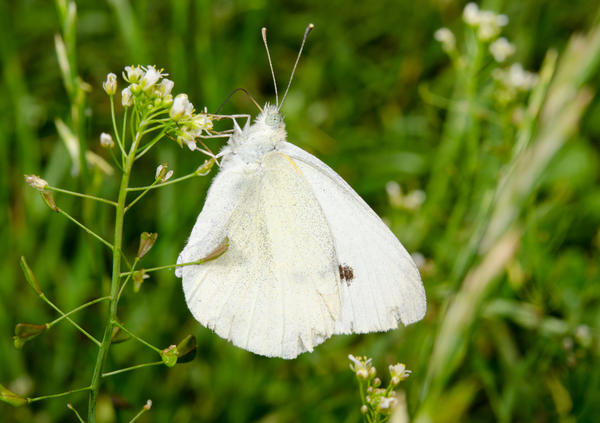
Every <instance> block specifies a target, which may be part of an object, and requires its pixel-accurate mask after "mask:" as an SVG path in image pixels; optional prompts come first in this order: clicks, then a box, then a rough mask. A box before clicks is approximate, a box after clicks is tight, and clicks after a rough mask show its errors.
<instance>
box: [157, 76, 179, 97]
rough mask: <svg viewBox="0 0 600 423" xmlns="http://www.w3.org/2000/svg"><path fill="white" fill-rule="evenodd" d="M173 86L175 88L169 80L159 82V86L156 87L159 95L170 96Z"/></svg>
mask: <svg viewBox="0 0 600 423" xmlns="http://www.w3.org/2000/svg"><path fill="white" fill-rule="evenodd" d="M173 86H175V83H174V82H173V81H171V80H170V79H166V78H165V79H163V80H162V81H160V85H159V86H158V89H159V92H160V94H161V95H163V96H166V95H169V94H171V90H172V89H173Z"/></svg>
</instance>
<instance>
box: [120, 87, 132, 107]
mask: <svg viewBox="0 0 600 423" xmlns="http://www.w3.org/2000/svg"><path fill="white" fill-rule="evenodd" d="M121 103H122V104H123V106H125V107H129V106H131V105H132V104H133V97H132V95H131V88H130V87H127V88H123V91H121Z"/></svg>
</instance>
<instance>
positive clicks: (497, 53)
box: [490, 37, 515, 63]
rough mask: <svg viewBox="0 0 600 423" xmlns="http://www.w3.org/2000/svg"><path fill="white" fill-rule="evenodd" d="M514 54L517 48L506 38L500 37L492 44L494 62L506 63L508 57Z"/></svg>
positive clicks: (491, 50) (491, 51)
mask: <svg viewBox="0 0 600 423" xmlns="http://www.w3.org/2000/svg"><path fill="white" fill-rule="evenodd" d="M514 52H515V46H514V45H513V44H511V43H510V42H508V40H507V39H506V38H504V37H500V38H498V39H497V40H496V41H494V42H493V43H492V44H490V53H492V56H494V60H496V62H498V63H502V62H504V61H505V60H506V59H507V58H508V57H510V56H512V55H513V54H514Z"/></svg>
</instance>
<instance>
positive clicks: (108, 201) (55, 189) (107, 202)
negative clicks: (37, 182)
mask: <svg viewBox="0 0 600 423" xmlns="http://www.w3.org/2000/svg"><path fill="white" fill-rule="evenodd" d="M46 189H49V190H51V191H54V192H61V193H63V194H69V195H73V196H75V197H82V198H88V199H90V200H94V201H100V202H101V203H106V204H110V205H111V206H115V207H116V205H117V203H115V202H114V201H111V200H108V199H106V198H102V197H95V196H93V195H88V194H83V193H81V192H75V191H69V190H68V189H62V188H57V187H53V186H50V185H48V186H47V187H46Z"/></svg>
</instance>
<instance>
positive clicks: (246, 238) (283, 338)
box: [182, 152, 341, 358]
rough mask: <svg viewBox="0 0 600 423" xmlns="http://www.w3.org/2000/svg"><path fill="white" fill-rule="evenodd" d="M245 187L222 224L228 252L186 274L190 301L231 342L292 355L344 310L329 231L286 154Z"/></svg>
mask: <svg viewBox="0 0 600 423" xmlns="http://www.w3.org/2000/svg"><path fill="white" fill-rule="evenodd" d="M225 172H227V171H225ZM222 173H223V171H222ZM224 176H226V173H225V174H224ZM244 184H245V189H244V190H240V196H239V197H238V200H237V204H236V205H235V207H234V208H233V211H232V213H231V216H230V217H229V219H228V220H227V223H226V225H225V230H224V234H225V235H226V236H227V237H228V238H229V248H228V250H227V251H226V252H225V254H223V255H222V256H220V257H218V258H217V259H215V260H212V261H210V262H207V263H205V264H202V265H198V266H189V267H184V268H183V270H182V274H183V285H184V291H185V296H186V301H187V304H188V306H189V308H190V310H191V311H192V313H193V314H194V316H195V317H196V319H197V320H199V321H200V322H201V323H203V324H204V325H206V326H207V327H209V328H211V329H213V330H215V332H216V333H217V334H219V335H220V336H222V337H224V338H226V339H229V340H231V341H232V342H233V344H235V345H237V346H239V347H242V348H245V349H248V350H250V351H252V352H255V353H258V354H263V355H267V356H280V357H284V358H292V357H295V356H297V355H298V354H299V353H301V352H304V351H311V350H312V348H313V346H315V345H318V344H319V343H321V342H323V341H324V340H325V339H327V338H328V337H329V336H331V334H332V333H333V331H334V326H335V321H336V320H337V318H338V316H339V313H340V307H341V292H340V285H341V281H340V275H339V270H338V263H337V258H336V257H337V255H336V252H335V247H334V242H333V238H332V234H331V231H330V229H329V226H328V224H327V221H326V219H325V215H324V214H323V211H322V210H321V208H320V206H319V204H318V202H317V199H316V197H315V196H314V194H313V192H312V190H311V189H310V187H309V186H308V184H307V182H306V180H305V179H304V178H303V176H302V174H301V172H300V170H299V168H298V167H297V166H296V165H295V163H294V162H293V161H292V160H291V159H290V158H289V157H286V156H285V155H284V154H280V153H277V152H274V153H269V154H267V155H265V157H264V158H263V161H262V165H261V166H260V167H259V168H258V169H257V171H256V172H254V173H253V174H246V175H245V182H244ZM211 191H212V189H211ZM216 194H218V193H216ZM216 194H215V195H216ZM203 213H204V212H203ZM197 225H198V223H197ZM186 249H187V247H186ZM184 252H185V250H184ZM198 258H200V257H198Z"/></svg>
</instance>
